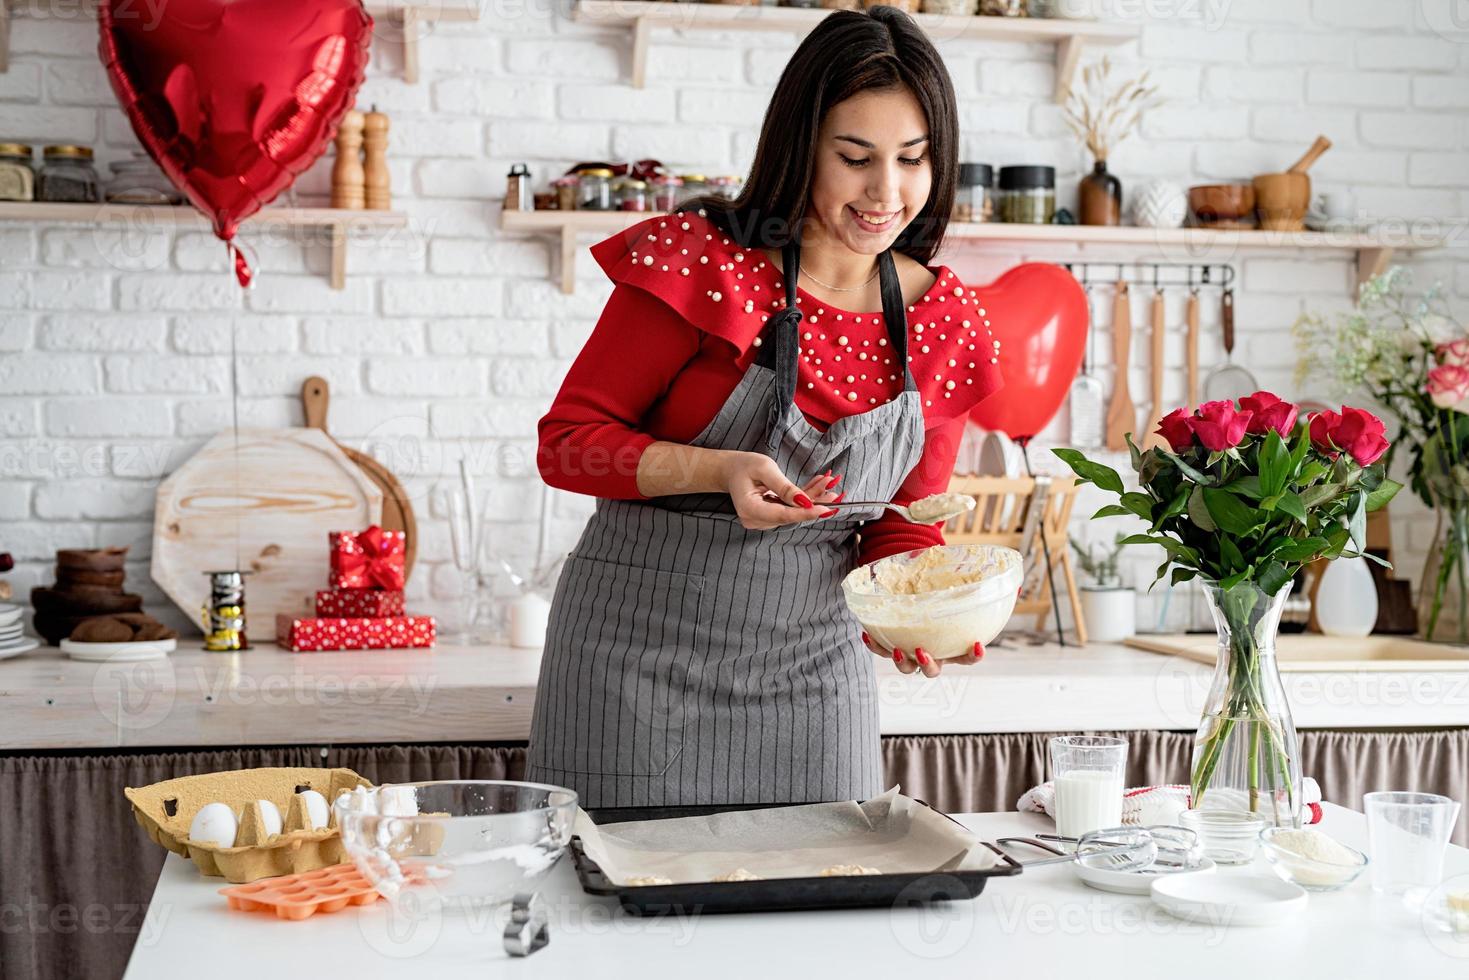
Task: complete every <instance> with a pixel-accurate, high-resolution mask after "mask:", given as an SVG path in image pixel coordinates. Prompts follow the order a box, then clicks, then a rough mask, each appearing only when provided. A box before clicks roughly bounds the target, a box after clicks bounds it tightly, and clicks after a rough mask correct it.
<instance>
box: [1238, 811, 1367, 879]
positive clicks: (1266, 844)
mask: <svg viewBox="0 0 1469 980" xmlns="http://www.w3.org/2000/svg"><path fill="white" fill-rule="evenodd" d="M1288 830H1289V831H1291V832H1292V833H1299V832H1300V831H1295V830H1292V828H1290V827H1266V828H1265V829H1264V830H1262V831H1260V847H1261V849H1262V850H1263V851H1264V852H1265V860H1266V861H1268V862H1269V864H1270V870H1272V871H1274V872H1275V873H1276V874H1277V875H1279V876H1280V877H1281V878H1283V879H1285V880H1286V881H1288V882H1290V883H1291V884H1293V885H1300V886H1301V887H1302V888H1304V889H1306V891H1308V892H1334V891H1337V890H1338V889H1341V888H1345V887H1346V886H1348V885H1350V884H1351V883H1352V882H1354V881H1356V880H1357V877H1358V876H1359V875H1361V873H1362V872H1363V871H1365V870H1367V855H1365V854H1363V853H1362V852H1361V851H1358V850H1354V849H1353V848H1350V847H1347V850H1348V851H1351V852H1352V856H1353V861H1352V863H1351V864H1335V863H1333V862H1330V861H1318V860H1316V859H1315V858H1308V857H1305V856H1303V855H1300V854H1297V853H1296V852H1294V851H1290V850H1286V849H1285V848H1284V847H1282V846H1281V845H1280V844H1278V843H1276V840H1275V838H1276V837H1277V836H1278V835H1280V834H1282V833H1285V832H1286V831H1288ZM1307 833H1319V831H1307ZM1341 846H1342V847H1346V845H1345V844H1342V845H1341Z"/></svg>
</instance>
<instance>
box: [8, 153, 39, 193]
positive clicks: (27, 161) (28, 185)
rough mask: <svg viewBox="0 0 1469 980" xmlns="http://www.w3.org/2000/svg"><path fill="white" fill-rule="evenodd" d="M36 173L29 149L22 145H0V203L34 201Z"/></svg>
mask: <svg viewBox="0 0 1469 980" xmlns="http://www.w3.org/2000/svg"><path fill="white" fill-rule="evenodd" d="M35 199H36V172H35V171H34V170H32V169H31V148H30V147H29V146H27V145H26V144H24V143H0V201H34V200H35Z"/></svg>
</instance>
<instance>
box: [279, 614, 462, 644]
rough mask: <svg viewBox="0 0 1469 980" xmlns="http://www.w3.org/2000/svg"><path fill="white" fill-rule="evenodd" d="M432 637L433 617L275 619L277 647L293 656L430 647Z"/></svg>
mask: <svg viewBox="0 0 1469 980" xmlns="http://www.w3.org/2000/svg"><path fill="white" fill-rule="evenodd" d="M435 636H436V630H435V627H434V618H433V617H432V616H350V617H349V616H289V615H287V614H286V613H277V614H276V617H275V641H276V643H278V644H280V645H281V646H283V647H285V648H286V649H287V650H291V651H293V652H296V653H300V652H302V651H307V650H387V649H400V648H406V647H431V646H433V645H434V638H435Z"/></svg>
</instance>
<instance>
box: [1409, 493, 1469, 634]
mask: <svg viewBox="0 0 1469 980" xmlns="http://www.w3.org/2000/svg"><path fill="white" fill-rule="evenodd" d="M1434 513H1435V514H1436V515H1437V517H1438V527H1437V528H1436V530H1435V531H1434V535H1433V540H1434V545H1433V547H1432V548H1430V549H1429V551H1428V556H1427V560H1426V561H1425V562H1424V564H1423V581H1422V582H1420V583H1419V586H1418V631H1419V633H1420V634H1421V635H1422V636H1423V638H1424V639H1425V640H1430V641H1433V642H1436V643H1459V644H1464V643H1469V585H1466V582H1469V505H1465V504H1463V503H1459V502H1454V503H1451V504H1447V505H1446V506H1440V507H1438V508H1436V509H1435V510H1434Z"/></svg>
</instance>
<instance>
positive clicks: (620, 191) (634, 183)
mask: <svg viewBox="0 0 1469 980" xmlns="http://www.w3.org/2000/svg"><path fill="white" fill-rule="evenodd" d="M617 210H619V211H646V210H648V185H647V183H646V182H644V181H641V180H637V179H635V178H632V177H625V178H623V179H622V180H620V181H618V182H617Z"/></svg>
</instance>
